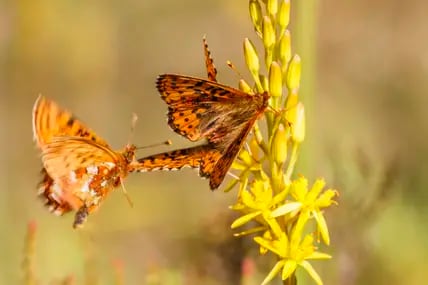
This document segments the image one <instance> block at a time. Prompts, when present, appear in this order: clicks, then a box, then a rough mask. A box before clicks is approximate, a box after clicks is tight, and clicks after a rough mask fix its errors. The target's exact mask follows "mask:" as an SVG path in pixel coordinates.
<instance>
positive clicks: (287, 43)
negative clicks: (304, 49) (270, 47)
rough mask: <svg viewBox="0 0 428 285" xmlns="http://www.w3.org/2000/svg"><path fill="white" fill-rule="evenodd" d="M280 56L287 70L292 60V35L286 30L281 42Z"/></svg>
mask: <svg viewBox="0 0 428 285" xmlns="http://www.w3.org/2000/svg"><path fill="white" fill-rule="evenodd" d="M278 55H279V59H280V60H281V63H282V66H283V67H284V68H286V67H287V66H288V65H287V64H288V62H289V61H290V59H291V35H290V31H289V30H285V32H284V34H283V35H282V37H281V39H280V40H279V48H278Z"/></svg>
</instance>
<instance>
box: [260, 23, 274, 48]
mask: <svg viewBox="0 0 428 285" xmlns="http://www.w3.org/2000/svg"><path fill="white" fill-rule="evenodd" d="M262 26H263V45H264V46H265V48H266V49H272V47H273V46H274V45H275V41H276V35H275V29H274V27H273V23H272V20H271V19H270V17H268V16H264V17H263V22H262Z"/></svg>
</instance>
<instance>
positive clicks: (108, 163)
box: [103, 161, 116, 169]
mask: <svg viewBox="0 0 428 285" xmlns="http://www.w3.org/2000/svg"><path fill="white" fill-rule="evenodd" d="M103 165H105V166H106V167H107V168H108V169H112V168H114V167H115V166H116V164H115V163H113V162H110V161H107V162H104V163H103Z"/></svg>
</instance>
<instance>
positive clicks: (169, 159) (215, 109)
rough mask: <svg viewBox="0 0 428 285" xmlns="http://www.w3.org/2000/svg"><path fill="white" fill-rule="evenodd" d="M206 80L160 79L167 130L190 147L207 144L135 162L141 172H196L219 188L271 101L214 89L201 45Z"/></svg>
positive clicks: (263, 96) (221, 87) (212, 70)
mask: <svg viewBox="0 0 428 285" xmlns="http://www.w3.org/2000/svg"><path fill="white" fill-rule="evenodd" d="M204 51H205V63H206V68H207V73H208V80H205V79H200V78H195V77H190V76H183V75H175V74H163V75H160V76H159V77H158V79H157V84H156V87H157V89H158V91H159V93H160V94H161V98H162V99H163V100H164V101H165V102H166V104H167V105H168V125H169V126H170V127H171V128H172V129H173V130H174V131H175V132H176V133H178V134H180V135H182V136H184V137H186V138H188V139H189V140H191V141H198V140H201V139H206V141H207V143H206V144H204V145H202V146H196V147H191V148H186V149H180V150H175V151H169V152H165V153H160V154H156V155H152V156H148V157H144V158H141V159H138V162H140V163H141V170H140V171H145V170H157V169H162V170H171V169H179V168H182V167H184V166H190V167H194V168H197V167H199V174H200V176H202V177H205V178H209V179H210V188H211V189H216V188H218V187H219V186H220V184H221V183H222V181H223V180H224V177H225V176H226V174H227V172H228V170H229V168H230V166H231V164H232V162H233V160H234V159H235V157H236V156H237V154H238V152H239V150H240V149H241V146H242V144H243V143H244V141H245V139H246V137H247V135H248V133H249V132H250V131H251V129H252V127H253V125H254V123H255V122H256V120H257V119H258V118H259V117H260V115H261V114H263V112H264V111H265V109H266V108H267V106H268V100H269V95H268V93H267V92H264V93H262V94H259V93H257V94H254V95H251V94H248V93H245V92H243V91H240V90H238V89H235V88H232V87H229V86H226V85H222V84H220V83H217V80H216V74H217V71H216V69H215V66H214V63H213V60H212V59H211V56H210V52H209V50H208V46H207V44H206V41H205V39H204Z"/></svg>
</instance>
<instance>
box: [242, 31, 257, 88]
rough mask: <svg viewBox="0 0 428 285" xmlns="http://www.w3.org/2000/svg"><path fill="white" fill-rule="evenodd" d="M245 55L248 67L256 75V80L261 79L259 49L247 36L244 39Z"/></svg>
mask: <svg viewBox="0 0 428 285" xmlns="http://www.w3.org/2000/svg"><path fill="white" fill-rule="evenodd" d="M244 56H245V62H246V63H247V66H248V69H249V70H250V72H251V74H252V75H253V77H254V80H255V81H256V82H258V81H259V78H258V74H259V70H260V61H259V56H258V54H257V51H256V49H255V47H254V45H253V44H252V43H251V41H250V40H249V39H248V38H246V39H245V40H244Z"/></svg>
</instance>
